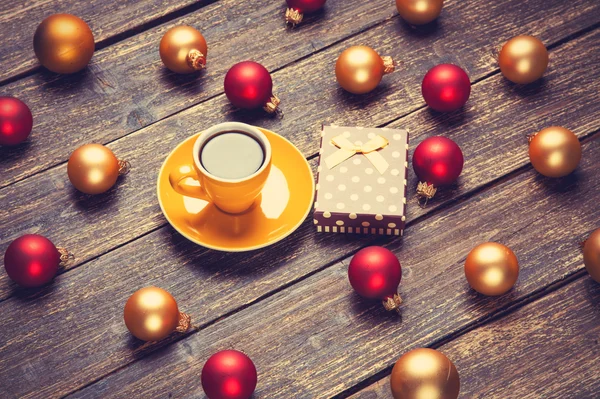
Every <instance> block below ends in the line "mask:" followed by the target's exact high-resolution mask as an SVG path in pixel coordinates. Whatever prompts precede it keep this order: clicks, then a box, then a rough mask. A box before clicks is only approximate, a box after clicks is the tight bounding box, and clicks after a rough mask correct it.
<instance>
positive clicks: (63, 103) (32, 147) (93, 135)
mask: <svg viewBox="0 0 600 399" xmlns="http://www.w3.org/2000/svg"><path fill="white" fill-rule="evenodd" d="M242 3H243V5H242ZM340 3H348V2H343V1H341V0H333V1H331V0H330V2H328V6H327V10H328V12H326V13H321V14H320V17H319V15H317V16H314V17H313V18H312V19H309V20H307V21H306V24H304V25H302V26H301V27H299V28H298V29H294V30H291V29H286V27H285V23H284V21H283V13H284V11H285V7H284V5H283V2H281V3H279V2H276V1H275V2H274V1H271V0H258V1H253V2H251V6H248V2H240V1H239V0H222V1H219V2H215V3H214V4H210V5H208V6H207V7H204V8H201V9H199V10H198V11H196V12H193V13H191V14H187V15H185V16H183V17H182V18H178V19H176V20H173V21H170V22H169V23H166V24H163V25H159V26H157V27H154V28H151V29H149V30H146V31H144V32H142V33H140V34H139V35H136V36H134V37H132V38H130V39H127V40H124V41H122V42H119V43H116V44H115V45H114V46H110V47H108V48H106V49H103V50H100V51H98V52H96V54H95V55H94V58H93V59H92V62H91V64H90V65H89V67H88V68H87V69H85V70H83V71H82V72H80V73H77V74H74V75H57V74H51V73H49V72H47V71H41V72H40V73H37V74H34V75H32V76H29V77H26V78H25V79H22V80H19V81H17V82H14V83H11V84H9V85H7V86H4V87H3V92H5V93H6V94H10V95H16V96H19V97H20V98H21V99H22V100H23V101H25V103H27V104H28V105H29V106H30V107H31V109H32V111H33V112H34V114H35V116H36V118H35V127H34V130H33V132H32V136H31V139H30V140H29V141H28V142H27V143H25V144H23V145H22V146H20V147H19V148H18V149H14V148H12V149H10V151H6V150H3V149H0V176H1V177H2V178H1V180H0V186H5V185H6V184H9V183H11V182H14V181H15V180H19V179H22V178H24V177H26V176H29V175H30V174H32V173H35V172H37V171H40V170H44V169H47V168H48V167H50V166H52V165H56V164H58V163H60V162H64V161H66V160H67V159H68V157H69V155H70V153H71V152H72V151H74V150H75V149H76V148H77V147H79V146H80V145H82V144H85V143H87V142H89V141H94V142H100V143H106V142H109V141H112V140H115V139H117V138H119V137H122V136H124V135H126V134H128V133H131V132H133V131H136V130H139V129H140V128H142V127H145V126H148V125H150V124H152V123H154V122H156V121H157V120H161V119H163V118H166V117H168V116H170V115H173V114H175V113H177V112H178V111H181V110H182V109H185V108H187V107H190V106H192V105H194V104H197V103H199V102H202V101H205V100H207V99H209V98H212V97H214V96H215V95H218V94H220V93H222V92H223V78H224V76H225V73H226V72H227V70H229V68H230V67H231V66H232V65H233V64H235V63H236V62H240V61H244V60H247V59H252V60H256V61H259V62H261V63H262V64H263V65H265V67H267V68H268V69H269V70H276V69H279V68H282V67H284V66H286V65H288V64H290V63H292V62H294V61H297V60H298V59H301V58H303V57H306V56H308V55H310V54H312V53H313V52H315V51H318V50H320V49H322V48H324V47H326V46H328V45H330V44H332V43H334V42H336V41H338V40H341V39H343V38H344V37H346V36H348V35H351V34H355V33H357V32H360V31H361V30H362V29H366V28H368V27H369V26H373V25H374V24H376V23H378V22H380V21H382V20H384V19H386V18H390V17H391V16H392V15H393V9H394V6H393V4H390V3H388V2H377V3H376V5H375V7H372V6H369V5H368V4H367V3H365V2H362V1H358V0H355V1H353V2H351V4H349V5H348V4H347V5H345V6H342V4H340ZM349 6H351V7H349ZM591 19H592V20H597V19H598V18H596V17H593V18H591ZM311 20H313V21H312V22H311ZM331 20H335V21H336V25H335V26H336V29H329V27H328V25H329V24H330V22H328V21H331ZM357 21H360V22H357ZM180 24H188V25H192V26H194V27H197V28H198V29H200V30H201V32H202V34H203V35H204V37H205V38H206V40H207V41H208V46H209V49H208V63H207V70H206V71H202V72H200V73H198V74H193V75H191V76H190V75H185V76H182V75H177V74H174V73H171V72H169V71H168V70H167V69H166V68H165V67H164V66H163V64H162V62H161V60H160V56H159V53H158V44H159V43H160V39H161V38H162V36H163V35H164V33H165V32H166V31H167V30H168V29H169V28H171V27H172V26H175V25H180ZM572 29H574V27H573V28H572ZM257 38H260V40H257ZM282 87H285V82H281V83H279V82H278V81H277V79H275V89H276V90H277V89H278V88H282ZM278 93H279V91H278ZM206 126H207V125H206V124H204V127H206ZM41 154H43V156H42V157H40V156H38V155H41Z"/></svg>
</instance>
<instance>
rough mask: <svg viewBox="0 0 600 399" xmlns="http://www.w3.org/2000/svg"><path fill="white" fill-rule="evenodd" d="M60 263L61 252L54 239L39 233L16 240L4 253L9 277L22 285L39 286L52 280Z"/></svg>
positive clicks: (28, 286)
mask: <svg viewBox="0 0 600 399" xmlns="http://www.w3.org/2000/svg"><path fill="white" fill-rule="evenodd" d="M59 265H60V253H59V252H58V249H56V247H55V246H54V244H52V241H50V240H49V239H47V238H46V237H44V236H41V235H38V234H26V235H24V236H21V237H19V238H17V239H16V240H14V241H13V242H12V243H10V245H9V246H8V248H7V249H6V252H5V253H4V268H5V269H6V273H7V274H8V277H10V278H11V280H13V281H14V282H15V283H17V284H19V285H20V286H22V287H27V288H30V287H39V286H42V285H44V284H46V283H48V282H50V281H51V280H52V279H53V278H54V276H55V275H56V272H57V271H58V266H59Z"/></svg>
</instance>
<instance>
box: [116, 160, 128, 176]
mask: <svg viewBox="0 0 600 399" xmlns="http://www.w3.org/2000/svg"><path fill="white" fill-rule="evenodd" d="M118 162H119V176H124V175H126V174H127V173H129V171H130V170H131V164H130V163H129V161H124V160H122V159H119V161H118Z"/></svg>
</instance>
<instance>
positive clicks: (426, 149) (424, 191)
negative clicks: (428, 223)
mask: <svg viewBox="0 0 600 399" xmlns="http://www.w3.org/2000/svg"><path fill="white" fill-rule="evenodd" d="M412 162H413V169H414V170H415V174H416V175H417V177H418V178H419V181H420V182H419V185H418V186H417V194H418V195H419V197H423V198H426V199H430V198H433V196H434V195H435V193H436V191H437V187H439V186H447V185H449V184H452V183H454V181H456V179H458V176H460V172H462V168H463V164H464V158H463V153H462V151H461V149H460V147H459V146H458V144H456V143H455V142H454V141H452V140H450V139H449V138H446V137H442V136H434V137H429V138H426V139H425V140H423V141H422V142H421V143H420V144H419V145H418V146H417V148H416V149H415V153H414V154H413V160H412Z"/></svg>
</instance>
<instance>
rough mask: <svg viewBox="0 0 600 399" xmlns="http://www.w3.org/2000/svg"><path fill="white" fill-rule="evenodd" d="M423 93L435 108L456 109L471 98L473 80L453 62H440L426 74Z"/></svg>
mask: <svg viewBox="0 0 600 399" xmlns="http://www.w3.org/2000/svg"><path fill="white" fill-rule="evenodd" d="M421 93H422V94H423V98H424V99H425V102H426V103H427V105H429V106H430V107H431V108H433V109H434V110H436V111H440V112H450V111H455V110H457V109H459V108H460V107H462V106H463V105H465V103H466V102H467V100H468V99H469V95H470V94H471V81H470V80H469V75H467V73H466V72H465V71H464V70H463V69H462V68H460V67H458V66H456V65H453V64H440V65H436V66H434V67H433V68H431V69H430V70H429V71H428V72H427V74H425V77H424V78H423V83H422V84H421Z"/></svg>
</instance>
